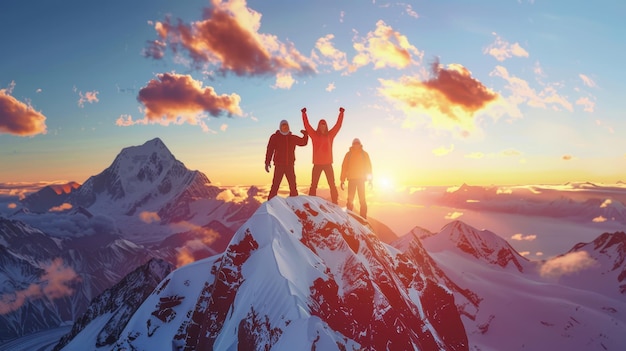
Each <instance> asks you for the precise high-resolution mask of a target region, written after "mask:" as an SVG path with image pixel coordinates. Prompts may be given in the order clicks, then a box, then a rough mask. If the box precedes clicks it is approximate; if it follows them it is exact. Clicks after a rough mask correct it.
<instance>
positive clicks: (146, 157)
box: [110, 138, 182, 194]
mask: <svg viewBox="0 0 626 351" xmlns="http://www.w3.org/2000/svg"><path fill="white" fill-rule="evenodd" d="M176 163H180V162H179V161H177V160H176V158H175V157H174V156H173V155H172V153H171V152H170V150H169V149H168V148H167V147H166V146H165V144H163V142H162V141H161V139H159V138H155V139H152V140H150V141H147V142H145V143H144V144H143V145H140V146H130V147H126V148H124V149H122V151H121V152H120V153H119V154H118V155H117V157H116V158H115V160H114V161H113V164H112V165H111V167H110V168H111V170H112V172H114V173H115V175H116V176H117V177H119V179H120V181H121V187H122V189H123V191H124V193H125V194H133V193H137V192H141V191H142V190H143V188H144V187H145V185H143V184H144V183H155V182H157V181H159V180H160V179H162V177H163V176H165V174H167V171H169V170H170V169H171V168H172V167H173V166H175V165H176ZM181 165H182V164H181Z"/></svg>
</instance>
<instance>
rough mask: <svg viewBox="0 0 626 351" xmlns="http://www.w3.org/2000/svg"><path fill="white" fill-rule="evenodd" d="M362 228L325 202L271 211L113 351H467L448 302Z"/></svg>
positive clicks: (152, 300) (134, 323) (196, 266)
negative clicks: (166, 348) (167, 349)
mask: <svg viewBox="0 0 626 351" xmlns="http://www.w3.org/2000/svg"><path fill="white" fill-rule="evenodd" d="M362 221H363V219H360V218H358V217H355V216H354V215H352V214H350V213H346V212H345V211H344V210H342V209H341V208H340V207H338V206H336V205H334V204H332V203H330V202H327V201H325V200H323V199H321V198H318V197H309V196H298V197H288V198H282V197H275V198H273V199H272V200H270V201H268V202H265V203H263V204H262V205H261V207H259V209H258V210H257V211H256V212H255V213H254V214H253V215H252V217H250V219H249V220H248V221H247V222H246V223H245V224H244V225H243V226H241V228H240V229H239V230H238V231H237V233H236V234H235V235H234V236H233V238H232V240H231V242H230V244H229V246H228V247H227V249H226V251H225V252H224V253H222V254H220V255H216V256H213V257H210V258H207V259H204V260H201V261H196V262H194V263H192V264H189V265H186V266H183V267H181V268H179V269H177V270H175V271H174V272H172V273H171V274H170V275H169V276H168V277H167V278H166V279H164V280H163V281H162V282H161V284H160V285H159V286H158V287H157V288H156V289H155V291H154V293H153V294H152V295H151V296H149V297H148V298H147V299H146V301H145V302H144V303H143V304H142V305H141V306H140V307H139V309H138V310H137V312H136V313H135V314H134V315H133V317H132V318H131V319H130V320H129V322H128V324H127V325H126V328H125V329H124V331H123V332H122V333H120V335H121V338H120V339H119V340H118V341H117V342H116V343H115V344H114V345H112V347H113V349H133V348H140V349H157V348H158V347H159V346H162V345H171V346H172V347H173V348H176V349H179V348H180V349H216V350H217V349H219V350H227V349H228V350H230V349H245V350H264V349H265V350H266V349H270V348H271V349H272V350H312V349H321V350H356V349H375V350H379V349H393V350H406V349H420V350H431V349H447V350H467V349H468V343H467V335H466V333H465V330H464V328H463V324H462V322H461V317H460V315H459V312H458V310H457V308H456V306H455V304H454V298H453V296H452V294H451V293H450V291H449V290H448V289H447V288H445V287H442V286H440V285H439V284H438V283H436V282H435V281H436V280H437V279H436V277H430V276H428V273H425V272H424V271H423V270H421V267H420V265H419V263H417V262H414V261H411V259H410V258H409V257H408V256H406V255H403V254H402V253H400V252H399V251H398V250H396V249H394V248H393V247H391V246H388V245H386V244H384V243H382V242H381V241H380V240H379V239H378V238H377V237H376V235H375V234H374V233H373V232H372V230H371V229H370V228H369V227H368V226H367V223H365V224H363V223H362ZM86 329H87V331H86V333H93V332H94V331H93V330H91V331H89V328H86ZM79 337H80V336H79ZM83 346H85V347H87V348H89V345H83Z"/></svg>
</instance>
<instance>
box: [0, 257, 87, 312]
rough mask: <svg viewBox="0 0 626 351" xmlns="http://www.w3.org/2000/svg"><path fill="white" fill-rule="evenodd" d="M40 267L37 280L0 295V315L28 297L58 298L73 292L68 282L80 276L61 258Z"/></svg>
mask: <svg viewBox="0 0 626 351" xmlns="http://www.w3.org/2000/svg"><path fill="white" fill-rule="evenodd" d="M42 268H43V269H44V271H45V272H44V274H43V276H42V277H41V278H40V279H39V282H37V283H33V284H31V285H29V286H28V287H27V288H26V289H23V290H18V291H14V292H12V293H5V294H2V295H1V296H0V315H2V314H7V313H10V312H13V311H15V310H17V309H18V308H20V307H21V306H22V305H23V304H24V303H25V302H26V301H27V300H29V299H30V300H32V299H38V298H43V297H46V298H49V299H58V298H61V297H65V296H70V295H72V294H73V293H74V290H73V289H72V288H71V287H70V284H71V283H72V282H74V281H76V280H77V279H80V278H79V277H78V275H77V274H76V272H75V271H74V270H73V269H72V268H70V267H67V266H65V264H64V263H63V260H62V259H60V258H57V259H55V260H54V261H52V262H51V263H49V264H47V265H45V266H44V267H42Z"/></svg>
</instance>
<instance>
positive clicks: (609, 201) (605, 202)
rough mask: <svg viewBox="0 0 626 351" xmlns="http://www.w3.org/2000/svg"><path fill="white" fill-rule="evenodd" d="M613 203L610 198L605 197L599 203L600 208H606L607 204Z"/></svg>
mask: <svg viewBox="0 0 626 351" xmlns="http://www.w3.org/2000/svg"><path fill="white" fill-rule="evenodd" d="M612 203H613V200H611V199H606V200H604V202H602V204H601V205H600V208H607V207H609V205H611V204H612Z"/></svg>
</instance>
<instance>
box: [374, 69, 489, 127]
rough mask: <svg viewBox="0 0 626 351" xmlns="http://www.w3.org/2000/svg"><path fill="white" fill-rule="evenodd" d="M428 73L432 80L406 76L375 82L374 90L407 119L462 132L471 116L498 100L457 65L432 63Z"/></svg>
mask: <svg viewBox="0 0 626 351" xmlns="http://www.w3.org/2000/svg"><path fill="white" fill-rule="evenodd" d="M432 73H433V75H434V78H432V79H430V80H427V81H424V82H422V81H420V80H419V79H418V78H417V77H410V76H404V77H402V78H400V80H399V81H393V80H385V79H379V81H380V83H381V87H380V88H379V89H378V90H379V92H380V93H381V94H382V95H383V96H384V97H386V98H387V99H388V100H389V101H391V102H392V103H395V104H396V105H397V106H398V107H399V108H401V109H403V110H404V111H405V113H406V114H407V115H408V116H412V115H415V114H417V115H423V116H426V117H428V118H430V119H431V121H432V124H433V126H435V127H438V128H445V129H457V128H461V129H462V130H464V131H468V130H473V129H474V128H475V125H474V115H475V114H476V113H477V112H478V111H480V110H483V109H485V108H486V107H487V106H488V105H489V104H490V103H491V102H494V101H496V100H498V98H499V95H498V94H497V93H495V92H493V91H491V90H490V89H488V88H487V87H485V86H484V85H483V84H482V83H481V82H480V81H478V80H477V79H475V78H473V77H472V76H471V73H470V72H469V70H467V69H466V68H465V67H463V66H461V65H459V64H451V65H448V68H447V69H446V68H443V67H441V65H440V64H439V62H438V61H435V62H434V64H433V65H432ZM406 122H407V121H405V126H406ZM408 126H409V127H411V125H408Z"/></svg>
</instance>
